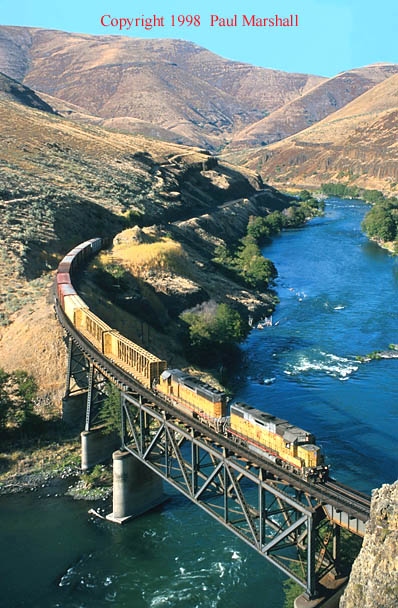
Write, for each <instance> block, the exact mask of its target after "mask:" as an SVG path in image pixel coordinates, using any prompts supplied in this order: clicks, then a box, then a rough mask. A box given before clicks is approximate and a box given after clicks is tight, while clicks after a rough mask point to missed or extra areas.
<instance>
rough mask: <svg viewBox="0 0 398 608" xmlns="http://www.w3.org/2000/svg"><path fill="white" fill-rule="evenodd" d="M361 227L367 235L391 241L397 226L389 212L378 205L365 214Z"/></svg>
mask: <svg viewBox="0 0 398 608" xmlns="http://www.w3.org/2000/svg"><path fill="white" fill-rule="evenodd" d="M361 227H362V230H364V231H365V232H366V234H367V235H368V237H370V238H376V239H381V240H382V241H393V240H394V239H395V236H396V234H397V227H396V224H395V222H394V220H393V218H392V216H391V213H390V212H389V211H388V210H386V209H384V208H383V207H381V206H379V205H376V206H375V207H373V208H372V209H371V210H370V211H369V212H368V213H367V214H366V216H365V219H364V220H363V222H362V224H361Z"/></svg>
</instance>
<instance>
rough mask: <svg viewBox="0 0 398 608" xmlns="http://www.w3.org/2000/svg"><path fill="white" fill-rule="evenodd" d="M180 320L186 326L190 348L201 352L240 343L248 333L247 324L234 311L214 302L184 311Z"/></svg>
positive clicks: (226, 305)
mask: <svg viewBox="0 0 398 608" xmlns="http://www.w3.org/2000/svg"><path fill="white" fill-rule="evenodd" d="M181 318H182V320H183V321H185V323H187V325H188V331H189V341H190V346H193V347H197V348H199V349H200V350H201V351H203V352H210V351H211V349H213V350H214V346H219V347H222V346H232V345H234V344H237V343H239V342H242V340H244V339H245V337H246V335H247V332H248V325H247V323H245V321H244V320H243V319H242V318H241V316H240V315H239V313H238V312H237V311H236V310H233V309H232V308H231V307H230V306H228V304H224V303H222V304H217V303H216V302H214V300H210V301H209V302H204V303H203V304H200V305H199V306H196V307H195V308H193V309H191V310H187V311H185V312H184V313H182V315H181ZM213 354H214V353H213Z"/></svg>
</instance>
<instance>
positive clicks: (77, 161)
mask: <svg viewBox="0 0 398 608" xmlns="http://www.w3.org/2000/svg"><path fill="white" fill-rule="evenodd" d="M0 138H1V142H2V145H1V147H0V239H1V242H2V248H1V252H0V253H1V255H0V286H1V287H0V332H1V336H0V338H1V341H0V367H4V368H5V369H7V370H13V369H25V370H27V371H28V372H30V373H33V374H34V375H35V377H36V379H37V380H38V381H39V383H40V387H41V391H42V393H43V394H46V393H51V395H52V396H53V397H54V395H58V396H59V392H58V391H59V390H61V389H62V382H63V378H62V377H61V373H60V370H61V368H62V367H63V353H64V349H63V345H62V343H61V333H62V332H61V331H60V329H59V327H58V325H57V322H56V320H55V318H54V315H53V312H52V297H51V294H50V293H49V286H50V284H51V281H52V279H53V276H54V272H53V271H54V269H55V267H56V265H57V263H58V261H59V259H60V257H61V256H62V255H63V254H65V253H66V252H67V251H68V250H69V249H70V248H71V247H72V246H74V245H76V244H77V243H79V242H82V241H83V240H85V239H87V238H92V237H94V236H114V235H115V234H117V233H118V232H120V231H121V230H123V229H124V228H126V227H127V226H128V225H134V224H137V223H138V224H141V225H142V226H144V225H149V224H154V223H157V224H160V225H161V226H162V225H163V226H164V227H163V230H164V238H165V239H168V238H169V236H168V230H169V229H170V231H171V230H173V228H172V224H170V223H169V222H173V221H180V222H184V221H187V220H191V218H193V217H195V216H201V217H202V216H203V217H210V216H211V214H212V213H213V212H214V211H215V210H217V209H218V208H220V209H222V211H220V213H222V214H225V213H227V211H226V209H227V207H226V206H225V204H226V203H228V201H231V200H235V201H236V202H235V203H234V205H233V206H232V207H231V210H230V216H231V217H230V223H231V226H232V225H233V224H234V225H235V235H234V236H235V238H239V237H240V236H242V235H243V234H244V230H245V227H246V225H247V221H248V218H249V215H250V214H260V213H262V212H264V210H265V209H266V208H269V207H271V208H275V207H277V206H279V207H283V206H284V205H285V204H286V199H285V198H284V197H283V196H282V195H280V194H279V193H277V192H276V191H275V190H273V189H272V188H267V187H266V188H265V190H264V193H261V194H258V191H259V189H260V188H261V187H262V183H261V180H260V179H259V178H258V176H256V175H255V174H254V173H253V172H251V171H249V170H247V169H241V170H238V169H236V168H235V169H234V168H233V167H231V166H229V165H226V164H225V165H221V164H218V163H217V161H216V159H214V158H212V157H210V156H209V155H208V153H205V152H203V151H201V150H199V149H198V148H196V149H195V148H187V147H183V146H178V145H175V144H167V143H164V142H159V141H155V140H150V139H146V138H144V137H142V136H136V137H133V136H131V135H123V134H120V133H111V132H109V131H107V130H104V129H101V128H99V127H96V126H87V125H78V124H77V123H75V122H71V121H68V120H66V119H64V118H62V117H59V116H56V115H54V114H50V113H48V112H42V111H39V110H36V109H32V108H30V107H27V106H25V105H22V104H21V103H17V102H14V101H10V100H9V99H8V98H5V97H2V96H1V95H0ZM254 195H257V196H254ZM242 197H245V201H244V202H242ZM246 197H247V198H246ZM250 197H252V198H253V199H254V202H253V203H250V202H249V200H248V199H249V198H250ZM240 202H241V203H240ZM128 218H129V219H128ZM237 218H238V219H239V222H238V221H237ZM215 231H216V234H217V238H218V239H219V237H218V233H219V224H217V225H216V226H215ZM182 232H183V231H182ZM178 234H182V233H181V230H179V232H178ZM230 234H232V232H231V233H230ZM162 238H163V237H162ZM181 238H183V234H182V237H181ZM207 238H208V237H207V236H206V234H205V232H204V230H203V229H202V230H201V231H200V234H199V233H198V234H194V235H193V241H194V242H193V244H188V245H187V249H190V251H192V262H190V264H189V265H190V266H193V267H194V268H195V264H196V263H198V264H199V262H197V260H199V259H200V257H202V258H203V260H204V261H203V262H200V264H201V266H200V268H202V267H203V270H202V271H200V272H202V275H203V278H202V279H200V280H203V283H204V284H206V283H209V280H208V270H207V269H205V268H204V266H205V263H206V260H207V259H209V258H210V257H211V254H209V253H208V252H207V249H206V242H207ZM188 240H190V237H189V239H188ZM201 240H203V244H202V245H200V251H198V247H199V243H200V241H201ZM202 250H203V252H202V253H201V251H202ZM198 268H199V266H198ZM198 273H199V271H196V274H195V275H194V276H195V277H196V275H198ZM199 274H200V273H199ZM202 275H200V276H202ZM213 275H214V276H213ZM213 275H212V281H213V283H214V290H215V293H217V294H218V297H223V296H222V290H221V288H220V285H221V284H222V285H223V290H224V292H227V290H228V288H229V282H228V281H227V280H225V279H224V281H223V279H222V277H221V278H220V279H217V275H216V273H214V272H213ZM160 279H161V280H162V281H163V283H166V284H167V288H168V289H170V285H169V284H170V281H169V279H168V278H167V277H166V278H164V277H161V278H160ZM175 282H177V283H178V282H179V280H177V281H175ZM180 282H181V281H180ZM113 283H114V281H113V280H111V285H110V286H111V287H112V286H113ZM140 285H141V284H140ZM142 289H144V293H149V294H151V293H153V287H146V286H145V285H144V287H142ZM145 289H146V290H147V292H145ZM159 289H160V288H159ZM191 291H192V290H191ZM202 292H203V293H204V294H206V293H207V291H205V290H203V289H202V288H201V287H200V285H199V284H198V286H196V284H195V286H194V287H193V295H192V296H191V295H190V293H188V296H189V297H188V296H185V295H184V296H183V297H182V299H181V295H178V294H177V296H178V297H177V298H176V296H175V295H174V294H171V296H170V295H169V294H166V295H165V296H164V297H165V298H166V301H167V302H168V301H169V299H170V298H171V299H172V302H173V306H174V307H176V306H177V307H178V306H180V307H181V305H184V304H185V302H188V303H189V302H190V301H191V300H190V298H191V299H192V297H193V298H194V299H195V298H196V293H198V294H199V295H200V294H201V293H202ZM234 294H235V295H234V298H235V300H236V301H238V302H240V306H241V307H243V309H245V307H246V306H250V307H252V308H253V309H256V308H257V309H258V308H260V309H261V311H263V310H264V309H265V310H268V309H269V308H270V306H271V298H270V296H268V295H267V294H264V295H263V296H262V297H261V298H258V297H256V296H255V294H254V295H253V294H250V292H247V290H245V289H242V286H239V285H237V286H235V288H234ZM118 295H120V294H118ZM85 297H86V296H85ZM224 297H225V296H224ZM146 298H147V296H145V298H144V300H143V307H144V309H145V310H148V305H147V303H146ZM157 298H158V296H157V295H156V294H154V295H153V297H152V299H153V301H154V302H155V303H156V301H157ZM174 300H177V303H176V304H175V305H174ZM95 301H96V298H95V297H94V302H95ZM128 302H130V300H128ZM181 302H182V304H181ZM122 303H123V304H124V306H125V305H126V302H124V301H123V302H122ZM162 306H163V304H162ZM104 310H105V311H106V310H108V314H109V310H110V302H109V295H108V294H107V292H105V294H104ZM99 312H101V314H102V309H101V310H99ZM120 317H121V319H122V320H121V324H122V325H121V329H124V325H123V324H124V323H125V322H126V321H125V319H126V314H125V312H124V311H122V312H121V313H120ZM152 317H153V314H152ZM127 324H128V325H129V324H130V325H134V324H133V323H132V322H130V321H128V323H127ZM135 325H137V321H136V322H135ZM138 325H139V326H141V324H140V323H138ZM130 337H132V338H133V339H134V338H135V339H137V336H136V335H131V336H130Z"/></svg>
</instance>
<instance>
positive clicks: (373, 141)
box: [247, 74, 398, 192]
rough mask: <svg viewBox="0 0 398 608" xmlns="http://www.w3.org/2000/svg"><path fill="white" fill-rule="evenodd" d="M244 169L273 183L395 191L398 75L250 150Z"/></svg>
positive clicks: (397, 139) (397, 169)
mask: <svg viewBox="0 0 398 608" xmlns="http://www.w3.org/2000/svg"><path fill="white" fill-rule="evenodd" d="M247 166H249V167H251V168H256V169H257V170H260V172H261V173H262V175H263V176H271V177H272V180H271V181H273V182H274V183H283V184H284V185H299V186H302V185H307V186H318V185H320V184H321V183H322V182H327V181H336V180H339V181H347V180H348V181H349V183H352V184H357V185H359V186H362V187H367V188H378V189H382V190H385V191H386V192H394V191H395V188H396V186H395V184H396V182H398V74H397V75H395V76H391V77H390V78H388V79H387V80H385V81H384V82H381V83H380V84H378V85H377V86H375V87H374V88H372V89H370V90H369V91H367V92H366V93H364V94H363V95H361V96H360V97H358V98H357V99H355V100H354V101H352V102H351V103H350V104H347V105H346V106H345V107H344V108H342V109H340V110H338V111H337V112H335V113H334V114H331V115H330V116H328V117H327V118H325V119H324V120H322V121H321V122H319V123H317V124H316V125H313V126H312V127H310V128H309V129H306V130H305V131H302V132H301V133H299V134H297V135H293V136H291V137H289V138H288V139H285V140H284V141H280V142H278V143H275V144H273V145H271V146H269V147H267V148H266V149H263V150H261V151H257V152H253V153H252V154H251V155H250V157H249V160H248V161H247Z"/></svg>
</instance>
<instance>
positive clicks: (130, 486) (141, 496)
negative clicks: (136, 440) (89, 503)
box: [106, 450, 167, 524]
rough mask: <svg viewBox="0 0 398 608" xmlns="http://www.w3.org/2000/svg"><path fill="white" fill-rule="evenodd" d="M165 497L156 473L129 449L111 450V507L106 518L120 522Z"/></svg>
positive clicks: (156, 504) (139, 513)
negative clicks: (127, 450)
mask: <svg viewBox="0 0 398 608" xmlns="http://www.w3.org/2000/svg"><path fill="white" fill-rule="evenodd" d="M166 500H167V497H166V495H165V494H164V493H163V483H162V480H161V478H160V477H159V475H157V474H156V473H154V472H153V471H151V469H149V468H148V467H147V466H146V465H145V464H142V462H140V461H139V460H138V458H136V457H135V456H133V455H132V454H130V452H121V451H119V450H118V451H117V452H114V453H113V511H112V513H110V514H109V515H107V517H106V518H107V519H108V520H109V521H113V522H116V523H118V524H123V523H124V522H126V521H128V520H129V519H132V518H134V517H138V516H139V515H142V514H143V513H146V511H149V510H150V509H153V508H154V507H157V506H158V505H160V504H162V503H163V502H165V501H166Z"/></svg>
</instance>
